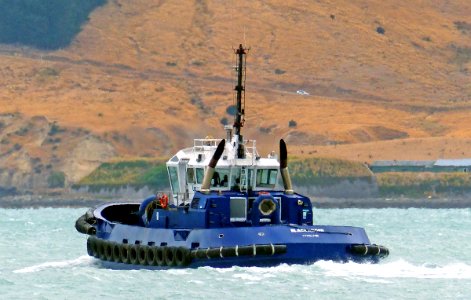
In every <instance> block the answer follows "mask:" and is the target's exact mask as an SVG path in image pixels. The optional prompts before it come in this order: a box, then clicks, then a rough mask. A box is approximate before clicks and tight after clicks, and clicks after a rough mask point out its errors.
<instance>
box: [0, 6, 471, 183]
mask: <svg viewBox="0 0 471 300" xmlns="http://www.w3.org/2000/svg"><path fill="white" fill-rule="evenodd" d="M379 28H382V29H383V30H384V33H383V34H380V33H378V29H379ZM239 43H244V45H247V46H250V48H251V49H250V52H249V56H248V75H247V105H246V110H247V116H246V127H247V129H245V135H246V136H247V137H250V138H256V139H258V143H257V145H258V146H259V147H260V148H261V150H262V151H261V152H262V153H263V154H264V153H266V152H267V151H269V150H272V149H276V148H277V142H278V139H279V138H281V137H283V138H286V140H287V141H288V143H289V144H288V145H289V150H290V151H291V152H292V153H294V154H296V155H298V156H303V155H305V156H316V155H322V156H336V157H343V158H349V159H355V160H361V161H371V160H376V159H435V158H438V157H471V144H470V141H471V2H469V1H465V0H457V1H447V2H444V1H407V2H405V1H401V2H397V1H379V0H372V1H330V0H326V1H291V0H283V1H281V0H268V1H252V2H243V3H240V2H239V1H205V0H195V1H185V4H183V3H182V1H170V0H167V1H165V0H161V1H151V0H136V1H123V0H110V1H108V4H106V5H105V6H103V7H100V8H98V9H97V10H96V11H94V12H93V13H92V15H91V16H90V21H89V23H88V24H86V25H84V27H83V31H82V32H81V33H80V34H79V35H78V36H77V37H76V39H75V41H74V42H73V43H72V45H71V46H70V47H68V48H67V49H62V50H60V51H53V52H42V51H37V50H34V49H29V48H24V47H15V46H9V45H3V46H0V61H1V64H0V85H1V87H2V88H1V89H0V113H1V114H2V119H1V120H0V122H1V123H0V125H1V126H0V169H3V170H6V169H8V170H12V169H16V170H18V169H21V170H24V171H22V172H26V173H27V172H30V171H31V170H34V165H35V164H34V163H33V161H36V162H37V159H40V161H41V163H40V165H41V166H42V167H38V163H36V170H37V171H36V172H35V174H38V175H37V176H42V175H41V174H45V173H47V172H49V171H48V170H61V171H64V172H65V173H66V175H67V177H68V178H69V179H70V180H71V181H74V180H76V178H77V177H79V176H81V175H83V174H86V173H87V172H89V171H91V169H92V168H93V166H96V165H97V164H98V163H99V162H100V161H102V160H106V159H109V158H110V157H113V156H158V157H166V156H169V155H171V154H172V153H173V152H174V151H175V150H176V149H178V148H179V147H182V146H189V145H191V139H192V138H196V137H204V136H206V135H212V136H222V135H223V132H222V130H221V124H220V120H221V118H223V117H227V118H228V119H231V117H230V116H228V115H227V114H226V112H225V110H226V108H227V106H228V105H230V104H232V90H233V83H232V79H233V75H234V74H233V71H232V69H231V67H232V65H233V63H234V62H233V59H234V55H233V54H232V47H237V46H238V44H239ZM298 89H303V90H305V91H307V92H309V93H310V95H309V96H301V95H297V94H296V90H298ZM12 113H13V115H11V114H12ZM35 116H40V117H44V118H45V119H44V120H46V121H44V122H43V123H44V124H43V123H41V124H42V125H41V126H45V127H44V132H45V133H44V132H43V133H42V135H41V134H39V133H38V132H35V131H34V130H28V131H27V132H24V129H23V132H22V131H20V130H22V128H24V127H27V125H28V124H30V123H34V122H37V118H38V117H36V119H34V117H35ZM34 120H36V121H34ZM290 120H294V121H295V122H296V124H297V126H296V127H289V126H288V124H289V121H290ZM54 122H55V123H54ZM52 124H57V126H59V127H60V128H63V129H64V131H62V132H60V134H61V139H60V141H57V140H53V144H54V145H55V146H56V147H55V149H52V147H53V146H54V145H53V146H51V142H50V140H48V138H50V137H51V136H50V135H48V134H47V133H48V132H49V131H48V130H50V128H51V126H52ZM15 126H16V127H15ZM18 133H20V134H18ZM2 141H3V142H2ZM48 141H49V142H48ZM83 141H88V142H87V143H88V144H87V145H88V146H84V144H83V143H84V142H83ZM16 144H18V145H21V151H15V146H16ZM80 145H82V146H80ZM16 147H18V146H16ZM77 149H80V150H77ZM87 151H88V152H90V151H94V152H95V153H96V154H95V156H94V157H93V158H89V157H87V155H86V153H87ZM20 152H21V153H20ZM77 153H80V154H77ZM20 154H21V155H20ZM13 156H14V157H15V159H13ZM18 157H20V158H18ZM25 161H26V162H27V163H25ZM20 162H21V163H20ZM82 162H83V163H82ZM47 166H49V168H46V167H47ZM84 166H86V167H84ZM78 169H80V170H81V171H80V172H79V173H80V174H79V175H77V173H76V171H77V170H78ZM26 173H25V174H26ZM3 174H4V175H1V172H0V181H1V179H2V178H3V182H6V181H5V180H6V179H5V178H7V177H8V176H10V175H8V176H7V175H5V174H6V173H5V172H4V173H3ZM2 176H3V177H2ZM43 177H44V176H43ZM8 178H9V179H8V180H10V181H9V182H10V183H14V182H15V180H13V179H12V176H10V177H8ZM7 183H8V182H7Z"/></svg>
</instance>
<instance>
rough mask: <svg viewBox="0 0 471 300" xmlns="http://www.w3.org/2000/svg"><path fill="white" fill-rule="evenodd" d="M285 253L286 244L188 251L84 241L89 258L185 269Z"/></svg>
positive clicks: (184, 249) (94, 239) (94, 240)
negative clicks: (219, 260) (234, 259)
mask: <svg viewBox="0 0 471 300" xmlns="http://www.w3.org/2000/svg"><path fill="white" fill-rule="evenodd" d="M286 251H287V247H286V245H272V244H269V245H251V246H240V247H239V246H236V247H219V248H207V249H193V250H190V249H188V248H185V247H171V246H148V245H138V244H132V245H131V244H120V243H115V242H112V241H107V240H103V239H100V238H97V237H95V236H90V237H88V239H87V253H88V254H89V255H90V256H93V257H96V258H98V259H101V260H103V261H108V262H114V263H121V264H127V265H135V266H157V267H188V266H190V265H191V264H192V263H193V262H194V261H195V260H197V261H200V262H201V261H205V260H211V259H213V260H214V259H215V258H216V259H226V258H236V259H238V260H243V259H247V258H255V257H257V258H258V259H259V258H260V257H270V256H277V255H280V254H284V253H286ZM231 261H232V260H231ZM231 263H233V262H231ZM197 265H200V264H197Z"/></svg>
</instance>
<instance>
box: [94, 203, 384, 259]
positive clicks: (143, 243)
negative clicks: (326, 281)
mask: <svg viewBox="0 0 471 300" xmlns="http://www.w3.org/2000/svg"><path fill="white" fill-rule="evenodd" d="M114 205H123V204H106V205H103V206H101V207H98V208H97V209H95V210H94V211H93V217H94V218H95V220H96V222H95V224H94V225H93V228H95V229H96V232H95V235H92V236H91V237H90V238H89V242H88V244H89V247H88V253H89V254H90V255H92V256H95V257H97V258H100V259H101V260H103V261H104V264H105V265H106V266H108V267H113V268H142V267H144V268H168V267H175V266H184V267H200V266H213V267H231V266H274V265H279V264H282V263H287V264H310V263H313V262H315V261H318V260H333V261H342V262H344V261H356V262H377V261H378V260H379V259H380V258H381V257H384V256H386V255H387V254H388V252H387V249H386V248H384V247H381V246H376V245H371V244H370V241H369V239H368V237H367V235H366V233H365V231H364V229H363V228H358V227H351V226H324V225H295V224H277V225H268V226H267V225H265V226H253V227H224V228H200V229H198V228H195V229H185V228H178V229H171V228H148V227H144V226H139V225H129V224H122V223H120V222H112V221H110V220H108V219H106V218H105V216H103V215H102V211H103V210H104V209H106V208H109V207H111V206H114ZM125 205H132V204H125ZM93 243H95V244H96V245H95V244H93ZM98 244H99V245H98ZM97 245H98V246H97ZM352 246H359V247H364V248H362V249H364V250H365V251H363V250H361V251H352ZM113 247H114V248H115V251H116V254H115V257H114V258H113V255H112V252H113ZM123 247H127V250H126V251H125V252H126V253H127V252H129V253H127V254H126V253H125V254H124V256H125V257H127V256H130V257H131V258H128V259H127V260H126V259H124V260H123V259H122V257H119V255H118V252H119V251H121V252H122V251H123V249H121V248H123ZM368 247H372V248H371V249H369V248H368ZM131 248H132V249H131ZM140 248H142V249H140ZM157 248H162V249H163V248H165V249H166V250H169V249H173V250H175V249H186V252H185V253H186V255H187V256H188V257H187V261H186V262H184V263H181V262H180V264H178V263H177V264H172V263H168V264H166V263H165V262H164V263H163V264H160V265H159V264H158V263H156V262H154V263H153V260H152V258H151V259H150V260H149V258H148V257H147V256H148V255H153V254H152V253H150V252H152V249H154V250H155V249H157ZM107 252H108V255H107ZM140 253H142V256H143V257H142V259H141V260H140V261H139V258H138V256H139V255H140ZM154 254H155V252H154ZM162 255H166V254H162ZM172 255H175V253H174V254H172ZM121 256H123V254H122V253H121ZM133 256H134V257H133ZM144 256H145V258H144ZM180 259H181V258H180ZM177 262H178V259H177ZM169 265H170V266H169Z"/></svg>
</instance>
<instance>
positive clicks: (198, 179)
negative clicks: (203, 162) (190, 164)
mask: <svg viewBox="0 0 471 300" xmlns="http://www.w3.org/2000/svg"><path fill="white" fill-rule="evenodd" d="M195 170H196V183H197V184H202V183H203V177H204V169H203V168H196V169H195Z"/></svg>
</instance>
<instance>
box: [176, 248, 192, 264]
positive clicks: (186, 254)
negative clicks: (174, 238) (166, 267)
mask: <svg viewBox="0 0 471 300" xmlns="http://www.w3.org/2000/svg"><path fill="white" fill-rule="evenodd" d="M174 255H175V264H176V265H177V267H186V266H188V265H189V264H190V262H191V257H190V255H191V253H190V250H189V249H187V248H185V247H178V248H176V249H175V254H174Z"/></svg>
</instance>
